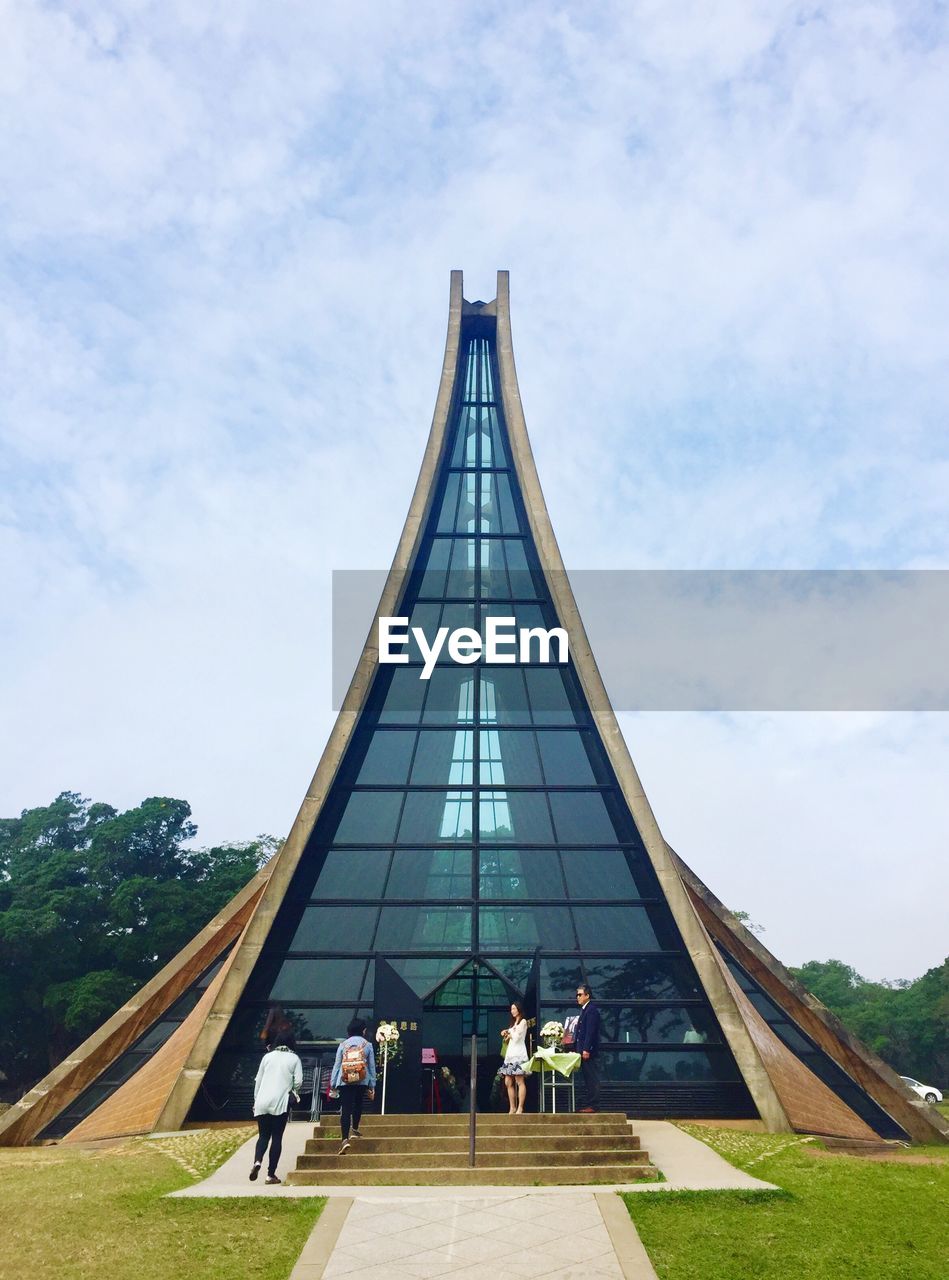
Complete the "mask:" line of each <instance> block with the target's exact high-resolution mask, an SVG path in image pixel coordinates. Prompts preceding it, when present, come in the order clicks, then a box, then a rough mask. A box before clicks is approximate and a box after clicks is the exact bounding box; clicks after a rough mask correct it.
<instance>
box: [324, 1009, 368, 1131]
mask: <svg viewBox="0 0 949 1280" xmlns="http://www.w3.org/2000/svg"><path fill="white" fill-rule="evenodd" d="M330 1088H331V1089H336V1090H338V1092H339V1127H340V1131H341V1133H342V1137H343V1144H342V1146H341V1147H340V1149H339V1154H340V1155H341V1156H342V1155H345V1154H346V1152H347V1151H348V1150H349V1140H350V1137H353V1138H358V1137H359V1136H360V1135H359V1122H360V1120H361V1119H362V1109H363V1104H364V1103H365V1102H367V1101H368V1102H372V1100H373V1098H374V1097H375V1096H376V1055H375V1053H374V1052H373V1048H372V1045H371V1044H370V1042H369V1041H368V1040H367V1039H366V1021H365V1019H364V1018H354V1019H353V1020H352V1022H351V1023H350V1024H349V1026H348V1027H347V1029H346V1039H345V1040H344V1041H343V1043H342V1044H341V1045H340V1046H339V1048H338V1049H337V1050H336V1061H335V1062H334V1063H333V1074H332V1075H331V1076H330Z"/></svg>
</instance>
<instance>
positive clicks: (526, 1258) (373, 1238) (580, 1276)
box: [290, 1187, 656, 1280]
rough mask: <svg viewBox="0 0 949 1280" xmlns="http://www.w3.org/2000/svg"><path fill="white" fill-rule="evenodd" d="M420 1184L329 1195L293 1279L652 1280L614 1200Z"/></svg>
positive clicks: (649, 1266) (580, 1194) (624, 1215)
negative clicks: (421, 1187)
mask: <svg viewBox="0 0 949 1280" xmlns="http://www.w3.org/2000/svg"><path fill="white" fill-rule="evenodd" d="M427 1190H429V1196H428V1197H427V1198H419V1197H411V1198H410V1197H406V1196H405V1195H403V1194H401V1193H400V1194H397V1195H392V1193H391V1188H390V1189H389V1194H388V1195H386V1196H384V1197H379V1196H373V1197H365V1196H363V1195H361V1194H360V1195H359V1196H357V1197H355V1198H353V1199H349V1198H343V1197H340V1198H339V1199H333V1200H331V1201H330V1202H329V1204H328V1205H327V1207H326V1209H325V1210H324V1211H323V1214H322V1216H321V1217H320V1220H319V1222H318V1223H317V1226H316V1228H315V1229H314V1231H313V1233H312V1234H311V1236H310V1239H309V1240H308V1241H307V1243H306V1246H305V1247H304V1250H303V1253H302V1254H301V1255H300V1258H299V1261H298V1262H297V1264H296V1266H295V1267H294V1269H293V1271H292V1273H291V1275H290V1280H334V1278H335V1277H347V1280H370V1277H372V1278H376V1280H377V1278H378V1276H379V1275H380V1274H384V1275H385V1276H386V1278H387V1280H389V1278H390V1277H391V1278H392V1280H435V1277H445V1278H446V1280H484V1277H485V1276H487V1275H511V1276H519V1277H524V1278H525V1280H530V1278H531V1277H535V1276H536V1277H540V1276H543V1277H544V1280H656V1273H655V1271H654V1270H653V1268H652V1264H651V1263H650V1262H649V1259H648V1257H647V1256H646V1252H645V1250H644V1249H643V1247H642V1244H641V1243H640V1241H639V1237H638V1236H637V1234H636V1230H635V1228H634V1227H633V1224H632V1222H631V1221H630V1218H629V1214H628V1213H627V1212H626V1208H625V1206H624V1205H623V1203H622V1201H621V1200H620V1199H619V1197H618V1196H613V1195H605V1196H599V1195H596V1194H594V1193H593V1192H590V1191H581V1190H578V1189H577V1188H575V1187H574V1188H571V1189H570V1193H569V1194H567V1195H563V1194H560V1195H548V1194H544V1193H543V1192H540V1193H539V1194H538V1193H536V1192H534V1193H525V1192H522V1191H520V1190H519V1189H516V1188H513V1187H512V1188H510V1190H509V1192H508V1194H507V1195H502V1196H498V1195H493V1196H485V1195H484V1194H483V1193H482V1192H481V1190H480V1189H479V1190H478V1191H477V1192H476V1193H475V1194H471V1193H470V1192H467V1193H465V1192H463V1193H462V1194H460V1195H459V1194H458V1190H459V1189H458V1188H454V1190H453V1194H452V1195H451V1197H450V1198H445V1197H442V1196H437V1197H432V1196H431V1189H427ZM604 1202H605V1203H604ZM614 1206H615V1212H614V1211H613V1209H614ZM604 1211H605V1212H604ZM328 1215H331V1216H329V1217H328Z"/></svg>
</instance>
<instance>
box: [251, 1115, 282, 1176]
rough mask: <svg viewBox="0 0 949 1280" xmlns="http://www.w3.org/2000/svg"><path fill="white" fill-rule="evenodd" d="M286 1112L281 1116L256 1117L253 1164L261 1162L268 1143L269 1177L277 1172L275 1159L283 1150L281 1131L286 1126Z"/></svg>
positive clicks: (277, 1158)
mask: <svg viewBox="0 0 949 1280" xmlns="http://www.w3.org/2000/svg"><path fill="white" fill-rule="evenodd" d="M287 1114H288V1113H287V1112H286V1111H285V1112H284V1113H283V1115H282V1116H258V1117H257V1146H256V1147H255V1149H254V1164H261V1163H262V1161H263V1158H264V1152H265V1151H266V1150H267V1145H268V1143H269V1144H270V1159H269V1160H268V1161H267V1172H268V1173H269V1174H270V1176H271V1178H272V1177H274V1175H275V1174H276V1172H277V1161H278V1160H279V1159H280V1153H281V1151H282V1150H283V1131H284V1129H286V1127H287Z"/></svg>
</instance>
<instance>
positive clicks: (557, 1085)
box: [526, 1048, 582, 1114]
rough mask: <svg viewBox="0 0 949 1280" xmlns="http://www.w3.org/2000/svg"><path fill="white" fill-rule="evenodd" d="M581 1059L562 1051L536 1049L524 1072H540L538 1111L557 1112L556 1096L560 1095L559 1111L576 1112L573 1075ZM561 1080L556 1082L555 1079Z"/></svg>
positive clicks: (577, 1054) (576, 1054)
mask: <svg viewBox="0 0 949 1280" xmlns="http://www.w3.org/2000/svg"><path fill="white" fill-rule="evenodd" d="M581 1061H582V1059H581V1057H580V1055H579V1053H565V1052H564V1051H563V1050H562V1049H544V1048H541V1049H538V1050H537V1051H536V1053H535V1054H534V1055H533V1057H532V1058H530V1059H529V1060H528V1062H527V1066H526V1070H528V1071H539V1072H540V1109H541V1111H546V1110H547V1102H548V1097H549V1101H550V1110H551V1112H552V1113H553V1114H556V1112H557V1095H558V1093H559V1094H560V1102H561V1107H560V1109H561V1111H576V1109H577V1105H576V1095H575V1093H574V1081H573V1077H574V1073H575V1072H576V1070H577V1067H579V1065H580V1063H581ZM558 1076H562V1077H563V1079H560V1080H558V1079H557V1077H558Z"/></svg>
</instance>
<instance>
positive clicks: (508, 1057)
mask: <svg viewBox="0 0 949 1280" xmlns="http://www.w3.org/2000/svg"><path fill="white" fill-rule="evenodd" d="M511 1017H512V1019H513V1021H512V1023H511V1025H510V1026H509V1027H505V1029H504V1030H503V1031H502V1032H501V1038H502V1039H503V1040H504V1041H505V1046H506V1047H505V1050H504V1062H503V1064H502V1066H501V1075H502V1076H503V1077H504V1085H505V1088H506V1089H507V1100H508V1107H509V1113H510V1114H511V1115H512V1116H522V1115H523V1114H524V1103H525V1102H526V1101H527V1075H526V1073H525V1070H524V1067H525V1065H526V1063H527V1059H528V1058H529V1057H530V1054H529V1053H528V1051H527V1019H526V1018H525V1016H524V1010H523V1009H522V1008H521V1006H520V1005H519V1004H518V1003H517V1002H516V1001H515V1002H514V1004H512V1005H511Z"/></svg>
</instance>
